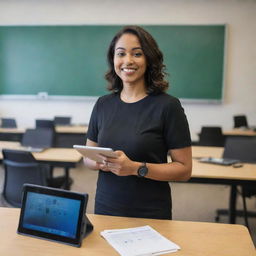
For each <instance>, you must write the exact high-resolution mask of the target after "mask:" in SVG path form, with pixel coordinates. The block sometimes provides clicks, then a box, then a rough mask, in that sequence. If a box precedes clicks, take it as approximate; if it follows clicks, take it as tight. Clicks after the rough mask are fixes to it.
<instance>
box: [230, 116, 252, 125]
mask: <svg viewBox="0 0 256 256" xmlns="http://www.w3.org/2000/svg"><path fill="white" fill-rule="evenodd" d="M233 119H234V128H240V127H244V128H249V126H248V122H247V117H246V116H245V115H237V116H234V117H233Z"/></svg>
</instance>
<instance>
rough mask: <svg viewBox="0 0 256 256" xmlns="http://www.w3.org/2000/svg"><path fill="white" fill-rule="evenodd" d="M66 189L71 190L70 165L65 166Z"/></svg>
mask: <svg viewBox="0 0 256 256" xmlns="http://www.w3.org/2000/svg"><path fill="white" fill-rule="evenodd" d="M65 189H66V190H70V185H69V167H65Z"/></svg>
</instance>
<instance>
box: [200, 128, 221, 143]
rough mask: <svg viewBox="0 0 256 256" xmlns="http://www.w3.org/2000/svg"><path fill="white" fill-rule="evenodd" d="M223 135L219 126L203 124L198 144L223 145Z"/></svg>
mask: <svg viewBox="0 0 256 256" xmlns="http://www.w3.org/2000/svg"><path fill="white" fill-rule="evenodd" d="M224 143H225V136H224V135H223V134H222V129H221V127H218V126H203V127H202V128H201V132H200V134H199V142H198V145H199V146H213V147H223V146H224Z"/></svg>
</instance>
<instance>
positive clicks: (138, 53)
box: [134, 52, 142, 57]
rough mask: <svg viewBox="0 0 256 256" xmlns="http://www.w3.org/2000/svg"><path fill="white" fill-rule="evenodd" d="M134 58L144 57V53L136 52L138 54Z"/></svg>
mask: <svg viewBox="0 0 256 256" xmlns="http://www.w3.org/2000/svg"><path fill="white" fill-rule="evenodd" d="M134 56H135V57H140V56H142V52H136V53H135V54H134Z"/></svg>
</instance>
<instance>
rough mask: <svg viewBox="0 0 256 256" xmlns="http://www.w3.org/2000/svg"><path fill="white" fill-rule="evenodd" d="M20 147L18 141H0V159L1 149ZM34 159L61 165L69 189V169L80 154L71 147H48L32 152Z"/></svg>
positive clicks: (73, 166) (0, 156)
mask: <svg viewBox="0 0 256 256" xmlns="http://www.w3.org/2000/svg"><path fill="white" fill-rule="evenodd" d="M3 148H8V149H20V150H22V149H23V147H22V146H21V145H20V143H19V142H13V141H0V160H2V159H3V155H2V149H3ZM32 154H33V156H34V157H35V159H36V160H37V161H38V162H41V163H47V164H49V165H52V166H56V167H63V168H64V170H65V176H66V186H65V187H66V189H69V185H68V183H69V182H68V181H69V169H70V168H75V167H76V164H77V163H78V162H80V161H81V159H82V156H81V155H80V154H79V153H78V152H77V151H76V150H75V149H73V148H49V149H46V150H44V151H43V152H40V153H34V152H33V153H32Z"/></svg>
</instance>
